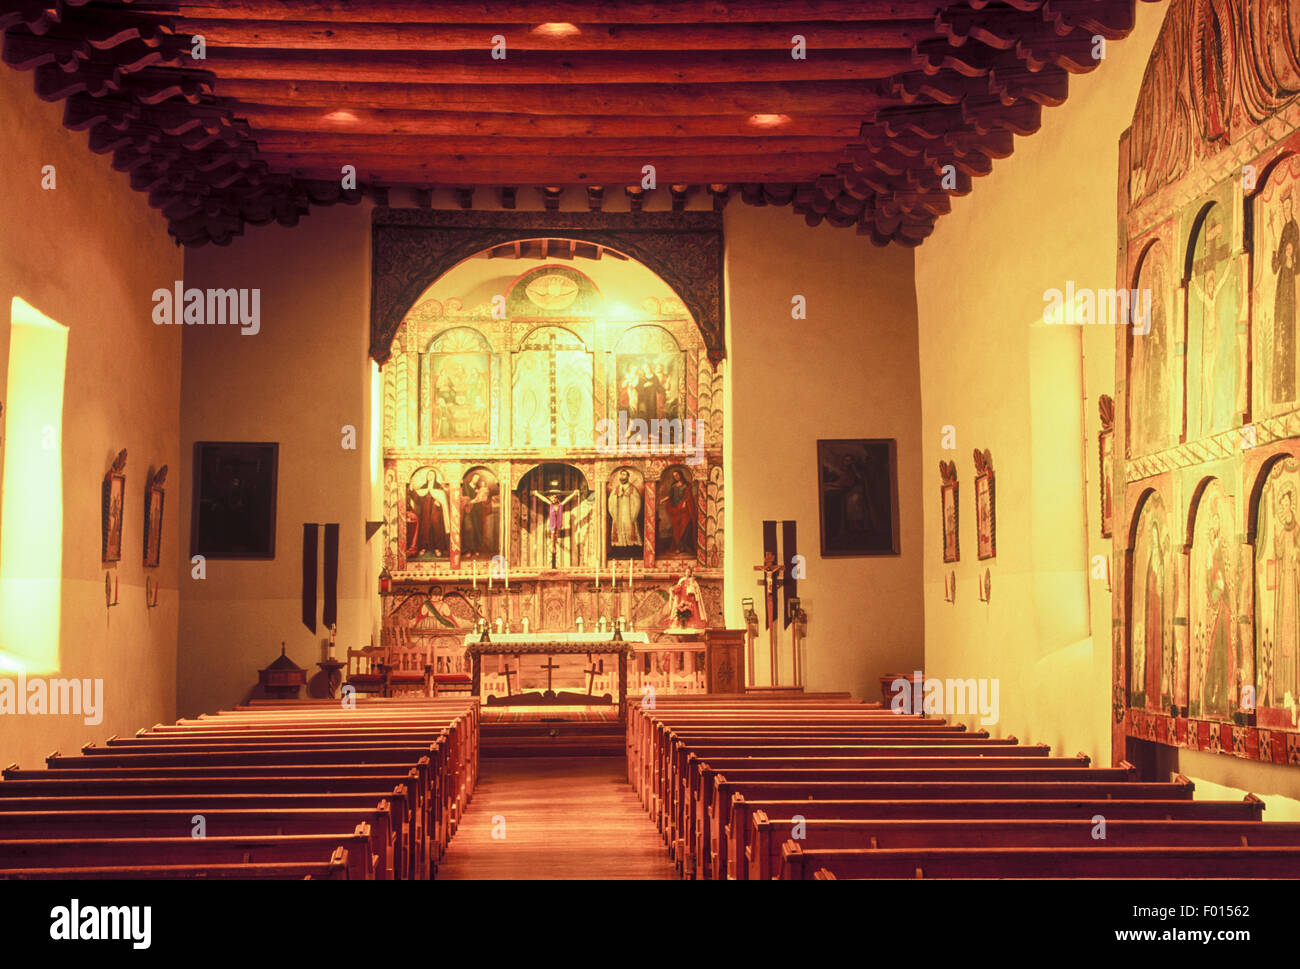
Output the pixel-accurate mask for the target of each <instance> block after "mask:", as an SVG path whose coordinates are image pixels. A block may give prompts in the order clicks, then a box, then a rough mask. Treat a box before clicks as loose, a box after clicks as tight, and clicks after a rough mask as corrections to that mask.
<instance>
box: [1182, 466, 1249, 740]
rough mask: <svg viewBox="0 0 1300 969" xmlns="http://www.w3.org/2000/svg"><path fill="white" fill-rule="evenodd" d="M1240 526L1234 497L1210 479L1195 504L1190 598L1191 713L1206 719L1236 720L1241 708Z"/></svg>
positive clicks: (1189, 584)
mask: <svg viewBox="0 0 1300 969" xmlns="http://www.w3.org/2000/svg"><path fill="white" fill-rule="evenodd" d="M1235 522H1236V508H1235V502H1234V501H1233V499H1232V496H1231V495H1229V494H1227V493H1226V492H1225V491H1224V490H1223V485H1222V484H1221V483H1220V482H1219V481H1218V479H1211V480H1210V481H1209V482H1208V483H1206V484H1205V486H1204V489H1203V490H1202V491H1201V494H1200V499H1199V501H1198V502H1197V505H1196V520H1195V524H1194V526H1193V532H1192V552H1191V570H1190V577H1189V583H1188V594H1187V600H1188V610H1187V611H1188V616H1187V620H1188V625H1189V626H1190V631H1189V637H1190V640H1191V644H1190V648H1191V663H1190V666H1189V684H1188V686H1189V701H1188V712H1189V713H1190V714H1191V715H1192V716H1193V717H1201V718H1203V719H1212V720H1228V719H1231V717H1232V713H1233V711H1234V710H1235V709H1236V706H1237V687H1238V683H1239V675H1240V674H1239V666H1240V664H1239V662H1238V653H1239V648H1238V644H1239V642H1240V634H1239V633H1238V630H1237V613H1238V609H1237V602H1238V595H1239V593H1238V588H1237V586H1238V578H1237V577H1238V571H1237V540H1236V535H1235V532H1236V530H1235V527H1234V523H1235Z"/></svg>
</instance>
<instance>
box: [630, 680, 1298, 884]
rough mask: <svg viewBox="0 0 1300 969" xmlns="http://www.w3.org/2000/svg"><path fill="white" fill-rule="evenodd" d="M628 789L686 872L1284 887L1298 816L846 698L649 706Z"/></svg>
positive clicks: (639, 726) (711, 699)
mask: <svg viewBox="0 0 1300 969" xmlns="http://www.w3.org/2000/svg"><path fill="white" fill-rule="evenodd" d="M627 758H628V780H629V781H630V782H631V783H632V785H633V787H634V788H635V789H636V791H637V792H638V794H639V796H640V798H641V803H642V805H643V806H644V807H645V809H646V811H647V812H648V813H649V814H650V816H651V817H652V818H653V820H654V821H655V824H656V825H657V827H658V829H659V831H660V833H661V834H662V836H663V839H664V842H665V844H666V845H667V850H668V852H669V855H670V856H671V857H672V859H673V861H674V863H675V865H676V867H677V870H678V872H679V873H680V874H681V875H682V876H683V877H686V878H698V879H781V880H827V879H843V878H1296V877H1300V823H1292V822H1265V821H1263V820H1262V814H1263V808H1264V805H1263V802H1262V801H1260V800H1259V799H1258V798H1257V797H1255V796H1254V795H1247V796H1246V797H1245V799H1244V800H1241V801H1207V800H1193V798H1192V795H1193V785H1192V783H1191V782H1190V781H1189V780H1188V779H1187V778H1185V777H1183V776H1181V775H1179V776H1177V777H1175V778H1174V779H1172V780H1171V781H1168V782H1160V783H1151V782H1143V781H1140V780H1138V779H1137V776H1136V775H1137V772H1136V770H1135V769H1134V767H1133V766H1132V765H1131V764H1127V763H1121V764H1120V765H1119V766H1117V767H1097V766H1093V765H1092V764H1091V762H1090V761H1089V758H1088V757H1087V756H1085V755H1083V754H1077V755H1075V756H1072V757H1062V756H1053V755H1052V752H1051V751H1050V749H1049V748H1048V747H1047V746H1045V745H1042V744H1022V743H1020V742H1019V741H1018V740H1017V739H1016V738H1015V737H1005V738H997V737H992V736H990V735H989V733H988V731H986V730H970V729H967V728H966V727H965V726H964V725H962V724H954V723H949V722H947V721H945V720H943V719H937V718H933V717H924V716H919V715H903V714H896V713H894V712H892V711H890V710H887V709H883V708H881V707H880V706H879V705H878V704H869V703H862V702H857V701H854V700H852V699H851V698H850V697H849V696H848V695H847V694H834V693H828V694H794V693H791V694H788V695H779V694H772V693H768V694H765V695H759V696H754V695H747V694H740V695H726V696H718V695H713V696H672V697H664V696H660V697H657V698H656V702H655V704H654V706H653V708H651V707H647V706H635V705H634V706H633V707H632V709H631V710H630V711H629V716H628V719H627Z"/></svg>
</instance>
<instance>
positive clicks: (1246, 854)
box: [780, 841, 1300, 881]
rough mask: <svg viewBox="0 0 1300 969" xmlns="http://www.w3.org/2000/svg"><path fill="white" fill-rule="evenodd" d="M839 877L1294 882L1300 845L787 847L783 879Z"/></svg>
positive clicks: (788, 844) (1299, 862)
mask: <svg viewBox="0 0 1300 969" xmlns="http://www.w3.org/2000/svg"><path fill="white" fill-rule="evenodd" d="M819 869H824V870H826V871H827V872H829V873H830V874H832V875H834V877H835V878H1125V879H1128V878H1295V877H1296V872H1297V871H1300V847H1293V846H1292V847H1276V846H1274V847H1241V846H1232V847H1229V846H1218V847H1186V846H1173V847H1155V848H1150V847H1148V848H1131V847H1128V848H1116V847H1110V846H1107V845H1102V846H1098V847H1091V848H1066V847H1053V848H896V849H894V848H876V849H871V848H863V849H839V850H836V849H828V850H824V851H822V850H809V851H804V850H803V849H802V848H801V847H800V846H799V845H798V843H796V842H794V841H787V842H786V843H785V844H784V845H783V846H782V850H781V871H780V877H781V879H782V880H796V881H797V880H804V879H811V878H813V877H814V876H815V874H816V873H817V871H818V870H819Z"/></svg>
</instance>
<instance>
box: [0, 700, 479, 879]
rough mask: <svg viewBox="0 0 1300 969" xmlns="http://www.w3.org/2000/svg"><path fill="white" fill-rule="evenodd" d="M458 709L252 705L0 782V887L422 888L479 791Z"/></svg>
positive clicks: (472, 713)
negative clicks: (191, 881)
mask: <svg viewBox="0 0 1300 969" xmlns="http://www.w3.org/2000/svg"><path fill="white" fill-rule="evenodd" d="M479 727H480V711H479V704H478V701H477V700H471V699H467V698H458V697H457V698H445V699H434V698H413V699H378V698H366V699H361V698H358V699H357V701H356V703H355V705H354V706H349V707H347V708H345V707H344V706H343V705H342V704H341V703H340V702H339V701H338V700H319V701H317V700H301V701H296V700H294V701H253V702H252V703H251V704H249V705H247V706H239V707H236V708H235V709H234V710H223V711H221V712H219V713H216V714H211V715H208V714H205V715H203V716H200V717H197V718H195V719H185V720H178V721H177V722H176V723H174V724H158V725H156V726H154V727H150V728H148V729H143V730H140V731H139V732H138V733H137V734H136V735H135V736H134V737H116V736H115V737H110V738H109V739H108V740H107V741H106V742H105V743H104V744H102V745H100V744H88V745H87V746H85V747H83V748H82V749H81V751H80V753H77V754H71V755H65V754H61V753H58V752H55V753H53V754H51V755H50V756H49V757H47V758H46V763H45V766H44V767H43V768H40V769H35V770H32V769H23V768H21V767H20V766H19V765H17V764H14V765H11V766H9V767H7V768H5V769H4V770H3V772H2V776H0V879H83V878H84V879H115V878H162V879H173V878H209V879H326V880H336V879H363V880H364V879H385V880H386V879H403V880H405V879H427V878H431V877H433V875H434V873H435V871H436V869H437V865H438V862H439V860H440V859H441V858H442V856H443V854H444V853H445V851H446V848H447V844H448V842H449V841H450V839H451V837H452V835H453V834H454V833H455V831H456V827H457V825H458V824H459V821H460V819H461V817H462V816H463V814H464V811H465V808H466V806H467V804H468V803H469V800H470V797H471V795H472V794H473V791H474V785H475V782H476V780H477V776H478V758H479Z"/></svg>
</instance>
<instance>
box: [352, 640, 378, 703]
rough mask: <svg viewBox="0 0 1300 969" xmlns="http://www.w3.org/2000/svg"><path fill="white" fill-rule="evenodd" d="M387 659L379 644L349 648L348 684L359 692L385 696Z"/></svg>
mask: <svg viewBox="0 0 1300 969" xmlns="http://www.w3.org/2000/svg"><path fill="white" fill-rule="evenodd" d="M386 660H387V654H386V653H385V651H384V649H383V648H382V647H379V646H365V647H362V648H361V649H349V650H348V681H347V685H348V686H350V687H352V689H353V690H355V691H356V692H357V693H375V694H378V695H380V696H383V695H384V693H385V691H386V687H387V684H386V680H387V677H386V675H385V670H384V666H385V663H386Z"/></svg>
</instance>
